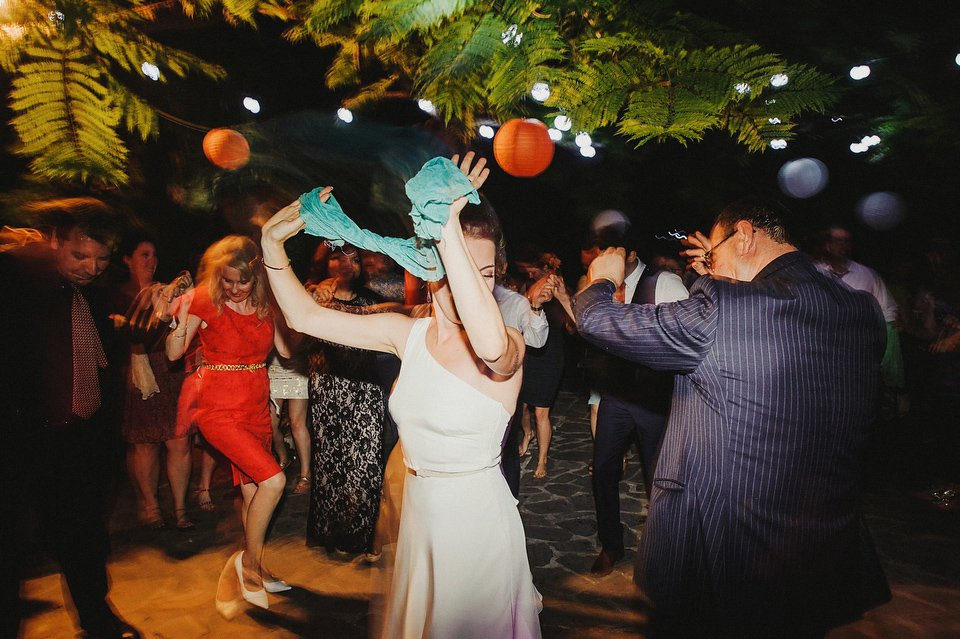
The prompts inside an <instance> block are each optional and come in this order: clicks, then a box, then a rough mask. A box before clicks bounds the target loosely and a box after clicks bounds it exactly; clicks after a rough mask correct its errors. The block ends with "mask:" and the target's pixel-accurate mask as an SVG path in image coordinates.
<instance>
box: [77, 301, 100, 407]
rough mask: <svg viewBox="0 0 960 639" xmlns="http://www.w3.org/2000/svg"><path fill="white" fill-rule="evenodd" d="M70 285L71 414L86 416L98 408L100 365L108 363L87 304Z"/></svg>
mask: <svg viewBox="0 0 960 639" xmlns="http://www.w3.org/2000/svg"><path fill="white" fill-rule="evenodd" d="M72 286H73V308H72V309H71V317H72V324H73V414H74V415H76V416H77V417H82V418H83V419H89V418H90V417H91V416H92V415H93V414H94V413H95V412H97V409H98V408H100V379H99V370H98V369H99V368H103V367H105V366H106V365H107V358H106V356H105V355H104V354H103V345H102V344H101V343H100V336H99V335H98V334H97V327H96V325H94V323H93V316H92V315H90V306H89V305H88V304H87V300H86V298H85V297H84V296H83V294H81V293H80V287H78V286H77V285H76V284H72Z"/></svg>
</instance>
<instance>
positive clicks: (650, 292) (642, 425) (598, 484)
mask: <svg viewBox="0 0 960 639" xmlns="http://www.w3.org/2000/svg"><path fill="white" fill-rule="evenodd" d="M633 244H634V241H633V240H632V238H631V236H630V234H629V233H627V234H624V235H619V234H613V233H611V232H609V231H607V232H604V233H600V234H598V235H597V236H596V245H597V248H599V249H606V248H609V247H610V246H623V247H625V248H630V247H631V246H632V245H633ZM620 288H621V289H622V290H619V291H618V292H617V295H616V297H617V299H618V301H623V302H629V303H632V304H663V303H664V302H676V301H677V300H682V299H686V298H687V289H686V288H685V287H684V286H683V281H682V280H681V279H680V277H679V276H677V275H675V274H673V273H669V272H667V271H657V270H656V269H653V268H650V267H648V266H647V265H646V264H644V263H643V261H642V260H640V259H639V258H638V257H637V253H636V251H633V250H631V251H630V253H629V255H627V258H626V263H625V266H624V280H623V286H622V287H620ZM621 295H622V297H623V299H622V300H620V296H621ZM587 358H588V361H587V364H586V365H587V367H588V368H590V369H591V370H592V371H594V375H593V378H594V379H593V381H592V382H591V383H592V384H593V385H594V389H595V390H596V391H597V392H598V393H599V394H600V406H599V410H598V411H597V431H596V437H595V439H594V446H593V501H594V506H595V508H596V513H597V537H598V538H599V541H600V545H601V547H602V549H601V550H600V553H599V554H598V555H597V558H596V560H595V561H594V562H593V567H592V568H591V569H590V572H591V574H593V575H594V576H596V577H603V576H605V575H608V574H610V573H611V572H612V571H613V567H614V565H615V564H616V563H617V561H619V560H620V559H621V558H622V557H623V555H624V547H623V522H622V521H621V520H620V479H621V477H622V475H623V468H624V465H623V454H624V451H625V450H626V448H627V445H628V444H629V442H630V439H631V437H632V436H636V437H637V440H638V446H639V449H640V465H641V469H642V471H643V482H644V484H645V486H646V489H647V496H648V497H649V495H650V488H651V485H652V481H653V469H654V467H655V466H656V460H657V452H658V451H659V449H660V439H661V437H662V435H663V430H664V428H665V427H666V425H667V412H668V411H669V409H670V395H671V393H672V392H673V375H672V374H670V373H668V372H664V371H654V370H651V369H650V368H648V367H646V366H643V365H640V364H637V363H635V362H631V361H628V360H625V359H622V358H620V357H616V356H615V355H611V354H609V353H604V352H602V351H599V350H597V349H591V351H590V352H588V353H587Z"/></svg>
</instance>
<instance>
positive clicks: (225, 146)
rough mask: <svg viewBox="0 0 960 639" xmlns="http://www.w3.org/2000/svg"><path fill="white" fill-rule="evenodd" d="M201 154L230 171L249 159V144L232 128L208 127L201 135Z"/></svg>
mask: <svg viewBox="0 0 960 639" xmlns="http://www.w3.org/2000/svg"><path fill="white" fill-rule="evenodd" d="M203 154H204V155H206V156H207V159H208V160H210V161H211V162H213V163H214V164H216V165H217V166H219V167H220V168H221V169H229V170H231V171H232V170H234V169H239V168H240V167H241V166H243V165H244V164H246V163H247V160H249V159H250V145H249V144H247V139H246V138H245V137H243V136H242V135H241V134H240V133H238V132H237V131H234V130H233V129H223V128H221V129H210V131H208V132H207V134H206V135H205V136H203Z"/></svg>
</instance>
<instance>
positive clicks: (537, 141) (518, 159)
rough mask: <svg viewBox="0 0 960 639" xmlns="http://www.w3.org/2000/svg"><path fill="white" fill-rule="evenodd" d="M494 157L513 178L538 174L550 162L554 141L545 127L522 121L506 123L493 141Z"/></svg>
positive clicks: (536, 121)
mask: <svg viewBox="0 0 960 639" xmlns="http://www.w3.org/2000/svg"><path fill="white" fill-rule="evenodd" d="M493 157H495V158H496V159H497V164H499V165H500V168H501V169H503V170H504V171H506V172H507V173H509V174H510V175H512V176H514V177H533V176H535V175H540V174H541V173H543V171H544V169H546V168H547V167H548V166H550V161H551V160H553V140H551V139H550V134H549V133H548V132H547V125H546V124H544V123H543V122H541V121H540V120H533V119H521V118H517V119H515V120H510V121H509V122H505V123H504V124H503V126H501V127H500V130H499V131H497V135H496V136H495V137H494V138H493Z"/></svg>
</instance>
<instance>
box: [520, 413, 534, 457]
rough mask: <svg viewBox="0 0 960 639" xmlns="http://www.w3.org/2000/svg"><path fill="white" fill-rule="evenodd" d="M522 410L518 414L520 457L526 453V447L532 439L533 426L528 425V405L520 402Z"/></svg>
mask: <svg viewBox="0 0 960 639" xmlns="http://www.w3.org/2000/svg"><path fill="white" fill-rule="evenodd" d="M522 410H523V413H521V415H520V429H521V430H522V431H523V437H522V438H521V440H520V456H521V457H523V456H524V455H526V454H527V447H528V446H529V445H530V441H531V440H533V427H531V426H530V405H529V404H522ZM538 441H539V440H538Z"/></svg>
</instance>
